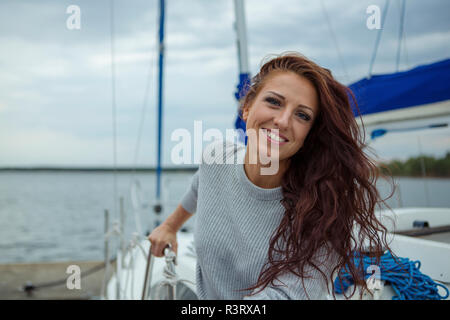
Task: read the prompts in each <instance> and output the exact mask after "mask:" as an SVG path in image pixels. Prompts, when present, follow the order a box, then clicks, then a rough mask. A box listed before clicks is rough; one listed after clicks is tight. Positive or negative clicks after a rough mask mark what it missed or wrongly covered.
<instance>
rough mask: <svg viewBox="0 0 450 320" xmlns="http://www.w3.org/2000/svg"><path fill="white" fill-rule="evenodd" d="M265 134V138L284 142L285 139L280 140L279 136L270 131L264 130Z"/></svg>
mask: <svg viewBox="0 0 450 320" xmlns="http://www.w3.org/2000/svg"><path fill="white" fill-rule="evenodd" d="M264 131H265V133H266V134H267V136H268V137H269V138H270V139H272V140H274V141H277V142H286V141H287V140H286V139H283V138H281V137H280V136H278V135H276V134H274V133H272V132H271V131H270V130H267V129H264Z"/></svg>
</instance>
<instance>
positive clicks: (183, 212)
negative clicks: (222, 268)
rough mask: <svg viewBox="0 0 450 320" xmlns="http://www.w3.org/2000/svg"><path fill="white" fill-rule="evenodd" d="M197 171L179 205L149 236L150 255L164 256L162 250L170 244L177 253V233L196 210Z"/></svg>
mask: <svg viewBox="0 0 450 320" xmlns="http://www.w3.org/2000/svg"><path fill="white" fill-rule="evenodd" d="M198 175H199V171H198V170H197V172H196V173H195V174H194V176H193V177H192V182H191V185H190V186H189V188H188V190H187V191H186V193H185V194H184V195H183V197H182V199H181V202H180V204H179V205H178V207H177V208H176V209H175V211H174V212H173V213H172V214H171V215H170V216H168V217H167V219H166V220H164V222H163V223H162V224H161V225H160V226H158V227H157V228H155V229H154V230H153V231H152V233H151V234H150V235H149V237H148V239H149V240H150V242H151V248H152V254H153V255H154V256H156V257H162V256H163V255H164V248H165V247H166V246H167V245H168V244H169V243H170V244H171V245H172V248H173V250H174V251H175V253H177V250H178V243H177V232H178V230H180V228H181V227H182V226H183V224H184V223H185V222H186V221H187V220H188V219H189V218H190V217H192V216H193V214H194V212H195V211H196V208H197V189H198Z"/></svg>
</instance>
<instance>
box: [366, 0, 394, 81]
mask: <svg viewBox="0 0 450 320" xmlns="http://www.w3.org/2000/svg"><path fill="white" fill-rule="evenodd" d="M388 8H389V0H386V2H385V4H384V9H383V15H382V16H381V29H380V30H378V33H377V39H376V42H375V48H374V49H373V51H372V58H371V59H370V66H369V75H368V76H367V78H369V79H370V77H371V76H372V68H373V64H374V63H375V58H376V57H377V51H378V46H379V44H380V39H381V34H382V33H383V29H384V22H385V21H386V18H387V13H388Z"/></svg>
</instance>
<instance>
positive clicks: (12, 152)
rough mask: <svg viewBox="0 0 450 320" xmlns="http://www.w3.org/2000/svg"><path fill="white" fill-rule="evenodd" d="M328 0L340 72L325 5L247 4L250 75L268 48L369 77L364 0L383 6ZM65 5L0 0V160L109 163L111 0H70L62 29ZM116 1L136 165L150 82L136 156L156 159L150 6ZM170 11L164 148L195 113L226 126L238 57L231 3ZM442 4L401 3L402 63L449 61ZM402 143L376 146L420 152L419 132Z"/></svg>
mask: <svg viewBox="0 0 450 320" xmlns="http://www.w3.org/2000/svg"><path fill="white" fill-rule="evenodd" d="M323 3H324V6H325V8H326V10H327V13H328V17H329V23H330V24H331V26H332V28H333V31H334V34H335V35H336V38H337V41H338V44H339V49H340V51H341V53H342V57H343V60H344V63H345V66H346V71H347V74H345V72H344V68H343V66H342V64H341V62H340V59H339V56H338V54H337V48H336V47H335V45H334V42H333V39H332V36H331V34H330V32H329V29H328V26H327V20H326V18H325V16H324V12H323V11H322V7H321V4H320V1H309V0H308V1H307V0H302V1H298V0H286V1H283V2H280V1H277V0H270V1H269V0H268V1H264V2H261V1H256V0H248V1H245V9H246V19H247V28H248V49H249V50H248V51H249V61H250V69H251V72H252V74H254V73H255V72H256V71H257V70H258V68H259V66H260V62H261V60H262V59H263V58H264V57H265V56H267V54H269V53H274V54H278V53H280V52H282V51H292V50H296V51H300V52H302V53H303V54H305V55H306V56H308V57H310V58H311V59H313V60H314V61H316V62H318V63H319V64H320V65H323V66H325V67H327V68H329V69H331V70H332V71H333V74H335V76H336V77H337V78H338V80H340V81H343V82H344V83H349V82H351V81H356V80H358V79H360V78H361V77H363V76H365V75H366V74H367V72H368V67H369V61H370V57H371V54H372V50H373V47H374V43H375V39H376V36H377V32H376V31H371V30H368V29H367V27H366V25H365V23H366V18H367V14H366V12H365V9H366V7H367V6H368V5H369V4H376V5H379V6H380V7H381V8H382V7H383V6H384V0H383V1H381V0H375V1H372V0H363V1H352V0H340V1H329V0H324V1H323ZM394 3H395V2H394ZM71 4H74V3H73V1H69V0H62V1H58V2H55V1H52V0H42V1H39V2H36V1H31V0H30V1H20V2H18V1H2V2H1V3H0V67H1V68H2V73H1V74H0V90H1V94H0V97H1V101H0V115H1V116H0V143H1V150H2V153H1V154H0V164H2V165H18V164H33V163H39V164H47V163H49V164H50V163H51V164H55V165H56V164H58V163H64V164H66V165H68V164H70V163H73V164H74V165H75V164H88V163H95V164H97V163H98V164H105V165H109V164H111V158H112V91H111V90H112V79H111V65H110V63H111V51H110V50H111V47H110V45H111V38H110V36H111V33H110V7H109V5H110V1H108V0H99V1H88V0H77V1H76V4H77V5H79V6H80V8H81V29H80V30H72V31H71V30H68V29H67V27H66V19H67V17H68V14H67V13H66V8H67V6H69V5H71ZM114 4H115V13H114V17H115V20H114V23H115V25H114V29H115V33H114V43H115V71H116V73H115V74H116V78H115V84H116V116H117V119H116V120H117V139H118V142H117V143H118V145H119V146H120V148H118V152H119V156H118V159H119V161H120V163H123V164H126V163H131V162H132V161H133V154H134V148H135V144H136V137H137V131H138V127H139V123H140V117H141V114H142V113H141V110H142V106H143V104H144V96H145V88H146V85H147V81H148V80H149V81H150V82H149V92H148V96H147V99H146V100H145V103H146V105H147V114H146V119H145V127H144V133H143V137H144V138H143V142H142V148H143V149H142V153H141V155H142V158H141V160H142V161H144V162H143V163H146V164H149V165H151V164H154V163H155V160H156V158H155V152H154V151H155V141H156V114H157V113H156V112H157V111H156V110H157V105H156V97H157V89H158V87H157V80H156V79H157V72H158V68H157V58H158V55H157V52H156V51H157V31H158V14H157V2H156V1H152V2H149V1H146V0H134V1H133V5H130V4H129V3H128V2H125V1H114ZM166 9H167V12H166V13H167V20H166V46H165V49H166V52H165V53H166V55H165V78H164V137H165V138H164V139H165V140H164V141H165V145H166V146H168V145H170V141H169V140H167V139H169V138H168V137H170V133H171V132H172V130H174V129H176V128H181V127H184V128H191V127H192V126H193V122H194V120H198V119H204V120H205V126H215V127H217V128H219V129H220V130H225V129H226V128H229V127H230V126H232V125H233V120H234V117H235V115H236V109H237V102H236V101H235V99H234V92H235V91H236V85H237V82H238V61H237V53H236V47H235V45H236V36H235V30H234V29H233V23H234V8H233V2H232V1H228V0H220V1H203V0H190V1H189V2H188V3H187V2H186V1H185V0H172V1H168V2H167V8H166ZM448 9H450V4H449V2H448V1H442V0H433V1H427V3H426V4H424V3H423V2H418V1H415V2H407V10H406V21H405V34H406V36H407V41H406V48H407V50H403V54H402V61H401V66H402V67H403V68H406V67H413V66H415V65H418V64H422V63H428V62H433V61H437V60H440V59H443V58H447V57H448V53H449V52H450V50H449V49H450V48H449V43H450V41H449V40H450V39H449V38H450V34H449V30H450V23H449V21H448V17H447V12H448V11H449V10H448ZM398 17H399V11H398V7H397V6H396V5H395V4H393V5H391V7H390V11H389V14H388V17H387V20H386V25H385V29H384V30H383V36H382V40H381V44H380V48H379V51H378V55H377V60H376V62H375V66H374V72H375V73H380V72H393V71H395V57H396V49H397V36H398V20H399V19H398ZM406 53H407V55H406ZM402 139H404V140H403V141H410V143H408V144H409V146H408V144H406V143H405V144H404V151H400V148H399V147H398V145H397V146H396V145H395V143H394V142H393V140H392V141H391V140H390V141H389V143H388V142H386V143H385V144H384V145H383V143H382V141H381V140H380V141H377V142H376V144H375V145H376V146H377V147H379V148H380V149H382V153H383V154H384V155H385V156H387V157H389V156H397V155H399V154H404V155H405V156H406V155H409V154H415V152H416V150H415V144H414V141H413V140H414V139H412V140H407V138H406V137H404V138H402ZM400 140H401V139H400ZM400 140H399V143H401V142H400ZM446 143H448V140H445V139H440V138H439V139H434V140H432V141H431V142H430V143H429V144H428V146H427V147H426V148H427V150H429V151H430V152H434V153H441V152H442V150H444V149H445V145H446ZM52 148H53V149H52ZM383 148H384V149H383ZM93 150H94V152H93ZM402 150H403V149H402ZM165 152H166V153H165V155H164V157H163V158H164V159H166V160H165V161H168V160H167V159H169V158H168V155H170V150H165ZM167 163H168V162H167Z"/></svg>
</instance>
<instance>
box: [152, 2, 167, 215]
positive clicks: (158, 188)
mask: <svg viewBox="0 0 450 320" xmlns="http://www.w3.org/2000/svg"><path fill="white" fill-rule="evenodd" d="M164 21H165V0H159V62H158V70H159V74H158V147H157V165H156V204H155V206H154V207H153V209H154V211H155V213H157V214H159V213H161V211H162V205H161V149H162V148H161V145H162V112H163V109H162V104H163V71H164Z"/></svg>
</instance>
